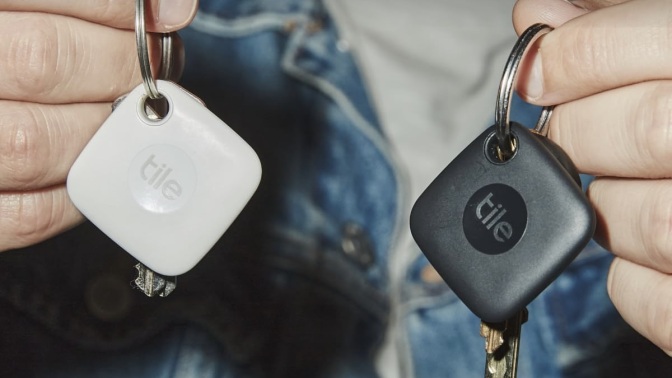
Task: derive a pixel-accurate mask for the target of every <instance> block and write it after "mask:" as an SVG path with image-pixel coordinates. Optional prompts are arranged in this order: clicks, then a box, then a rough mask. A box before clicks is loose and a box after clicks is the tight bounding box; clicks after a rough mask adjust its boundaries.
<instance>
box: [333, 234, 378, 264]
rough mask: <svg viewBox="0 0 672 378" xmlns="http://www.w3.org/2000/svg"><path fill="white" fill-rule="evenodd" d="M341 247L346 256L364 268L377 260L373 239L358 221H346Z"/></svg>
mask: <svg viewBox="0 0 672 378" xmlns="http://www.w3.org/2000/svg"><path fill="white" fill-rule="evenodd" d="M341 248H342V250H343V253H345V255H346V256H348V257H349V258H350V259H352V260H354V261H355V262H356V263H357V264H359V265H360V266H361V267H363V268H368V267H369V266H371V264H373V263H374V261H375V257H374V254H373V248H372V247H371V241H370V240H369V237H368V236H367V235H366V231H364V229H363V228H362V227H361V226H360V225H358V224H356V223H346V225H345V226H344V227H343V239H342V240H341Z"/></svg>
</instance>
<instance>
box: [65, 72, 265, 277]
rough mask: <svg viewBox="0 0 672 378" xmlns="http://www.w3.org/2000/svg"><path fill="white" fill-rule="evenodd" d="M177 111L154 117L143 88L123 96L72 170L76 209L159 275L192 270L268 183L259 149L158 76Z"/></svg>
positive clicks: (70, 178) (70, 190) (69, 185)
mask: <svg viewBox="0 0 672 378" xmlns="http://www.w3.org/2000/svg"><path fill="white" fill-rule="evenodd" d="M157 84H158V89H159V91H160V93H161V94H162V95H163V96H164V97H165V98H166V99H167V102H168V106H169V109H168V112H167V114H166V116H165V117H163V118H162V119H160V120H152V119H150V118H149V117H148V116H147V114H146V110H145V101H146V99H147V97H146V92H145V89H144V87H143V86H142V85H140V86H138V87H137V88H135V89H134V90H133V91H132V92H131V93H129V94H128V95H127V96H126V98H125V99H124V100H122V101H121V102H120V103H119V104H118V105H117V107H116V108H115V110H114V111H113V112H112V114H111V115H110V117H109V118H108V119H107V120H106V121H105V122H104V123H103V125H102V126H101V127H100V129H99V130H98V132H97V133H96V134H95V135H94V136H93V138H92V139H91V141H90V142H89V143H88V144H87V145H86V147H85V148H84V150H83V151H82V153H81V154H80V156H79V157H78V158H77V160H76V161H75V163H74V165H73V166H72V168H71V169H70V173H69V175H68V180H67V190H68V194H69V195H70V198H71V199H72V202H73V203H74V204H75V206H76V207H77V208H78V209H79V210H80V211H81V212H82V214H84V216H86V218H88V219H89V220H90V221H91V222H92V223H93V224H95V225H96V226H97V227H98V228H99V229H100V230H101V231H103V232H104V233H105V234H106V235H107V236H109V237H110V238H111V239H112V240H113V241H114V242H116V243H117V244H119V246H121V247H122V248H123V249H125V250H126V251H127V252H128V253H130V254H131V255H132V256H134V257H135V258H136V259H138V260H139V261H140V262H141V263H143V264H144V265H146V266H147V267H148V268H150V269H152V270H153V271H155V272H157V273H159V274H163V275H167V276H176V275H179V274H182V273H184V272H186V271H188V270H189V269H191V268H192V267H193V266H194V265H196V263H198V261H200V260H201V258H202V257H203V256H205V254H206V253H207V252H208V251H209V250H210V249H211V248H212V246H213V245H214V244H215V243H216V242H217V240H219V238H220V237H221V236H222V234H223V233H224V232H225V231H226V229H227V228H228V227H229V226H230V225H231V223H232V222H233V221H234V219H235V218H236V217H237V216H238V214H239V213H240V212H241V211H242V209H243V208H244V206H245V205H246V204H247V202H248V201H249V199H250V198H251V197H252V194H253V193H254V192H255V190H256V189H257V187H258V185H259V181H260V179H261V164H260V162H259V158H258V157H257V155H256V153H255V152H254V150H252V148H251V147H250V146H249V145H248V144H247V143H246V142H245V141H244V140H243V139H242V138H241V137H240V136H238V135H237V134H236V133H235V132H234V131H233V130H232V129H231V128H230V127H229V126H227V125H226V124H225V123H224V122H223V121H221V120H220V119H219V118H218V117H217V116H215V115H214V114H213V113H212V112H210V111H209V110H208V109H207V108H206V107H205V106H204V105H203V104H202V103H201V102H200V101H199V100H198V99H197V98H196V97H195V96H193V95H192V94H190V93H189V92H187V91H186V90H184V89H183V88H181V87H180V86H178V85H176V84H174V83H172V82H169V81H158V83H157Z"/></svg>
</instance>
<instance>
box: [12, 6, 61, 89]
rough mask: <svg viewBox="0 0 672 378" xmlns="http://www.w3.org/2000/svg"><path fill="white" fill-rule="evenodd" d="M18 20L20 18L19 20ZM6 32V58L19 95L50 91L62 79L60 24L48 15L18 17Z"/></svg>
mask: <svg viewBox="0 0 672 378" xmlns="http://www.w3.org/2000/svg"><path fill="white" fill-rule="evenodd" d="M18 21H20V22H18ZM18 21H17V23H16V25H14V27H12V28H8V30H13V32H12V33H11V34H9V35H8V36H7V38H8V39H9V43H8V44H7V46H8V48H7V51H6V59H5V62H7V63H6V66H7V69H8V70H9V75H8V77H9V78H12V80H13V84H14V86H15V90H16V92H17V94H18V95H19V96H22V95H23V96H27V95H30V96H34V95H46V94H49V93H50V92H51V91H52V90H53V88H54V87H55V86H56V85H57V84H58V83H59V82H60V81H61V79H62V77H61V76H62V75H59V70H58V69H57V67H59V47H60V46H59V39H60V38H59V28H58V27H57V25H56V24H55V23H54V21H53V20H52V19H51V18H49V17H25V18H21V19H20V20H18Z"/></svg>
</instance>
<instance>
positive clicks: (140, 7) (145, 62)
mask: <svg viewBox="0 0 672 378" xmlns="http://www.w3.org/2000/svg"><path fill="white" fill-rule="evenodd" d="M135 42H136V46H137V49H138V60H139V62H140V74H141V75H142V81H143V82H144V84H145V91H146V92H147V96H148V97H149V98H151V99H153V100H155V99H158V98H160V97H161V94H160V93H159V90H158V89H157V87H156V81H155V80H154V77H153V76H152V66H151V64H150V62H149V48H148V47H147V28H146V27H145V0H136V1H135ZM162 47H163V46H162ZM171 47H172V44H171ZM164 59H165V54H163V58H162V63H164V62H163V60H164Z"/></svg>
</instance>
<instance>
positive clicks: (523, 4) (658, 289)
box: [514, 0, 672, 355]
mask: <svg viewBox="0 0 672 378" xmlns="http://www.w3.org/2000/svg"><path fill="white" fill-rule="evenodd" d="M573 3H574V5H572V4H570V2H569V1H563V0H518V2H517V4H516V7H515V10H514V25H515V28H516V30H517V31H518V33H521V32H522V31H523V30H525V28H527V27H528V26H530V25H532V24H534V23H537V22H543V23H546V24H549V25H551V26H554V27H556V29H555V30H554V31H552V32H551V33H549V34H547V35H546V36H544V37H543V38H541V39H540V40H539V42H538V43H537V45H536V47H538V48H539V49H538V50H535V49H533V50H531V51H530V56H529V57H528V59H526V61H525V67H526V68H525V70H524V71H521V73H520V80H519V82H518V90H519V93H520V94H521V95H522V96H523V98H525V99H526V100H527V101H529V102H531V103H534V104H538V105H552V104H561V105H558V106H557V107H556V108H555V111H554V114H553V118H552V120H551V124H550V128H549V137H550V138H551V139H553V140H554V141H555V142H557V143H558V144H559V145H560V146H562V147H563V148H564V149H565V151H566V152H567V153H568V154H569V155H570V157H571V158H572V159H573V161H574V162H575V163H576V165H577V167H578V168H579V170H581V171H582V172H585V173H589V174H592V175H595V176H597V179H596V180H595V181H594V182H593V183H592V184H591V185H590V188H589V190H588V196H589V198H590V201H591V202H592V204H593V206H594V207H595V209H596V212H597V215H598V227H597V232H596V235H595V238H596V240H597V241H598V242H600V243H601V244H602V245H604V246H605V247H606V248H607V249H609V250H610V251H612V252H613V253H614V254H615V255H616V258H615V260H614V262H613V264H612V266H611V269H610V272H609V279H608V283H607V287H608V291H609V295H610V297H611V299H612V301H613V302H614V305H615V306H616V308H617V309H618V311H619V312H620V313H621V315H622V316H623V318H624V319H625V320H626V321H627V322H628V323H630V324H631V325H632V326H633V328H635V329H636V330H637V331H638V332H640V333H641V334H642V335H644V336H645V337H647V338H648V339H650V340H651V341H652V342H653V343H655V344H656V345H658V346H659V347H660V348H661V349H663V350H664V351H665V352H666V353H667V354H669V355H672V275H671V274H672V180H670V178H671V177H672V159H671V158H672V64H670V62H671V61H672V43H670V40H671V37H672V26H671V25H670V23H669V20H670V15H672V2H670V1H669V0H579V1H574V2H573ZM532 61H533V62H534V63H532Z"/></svg>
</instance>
